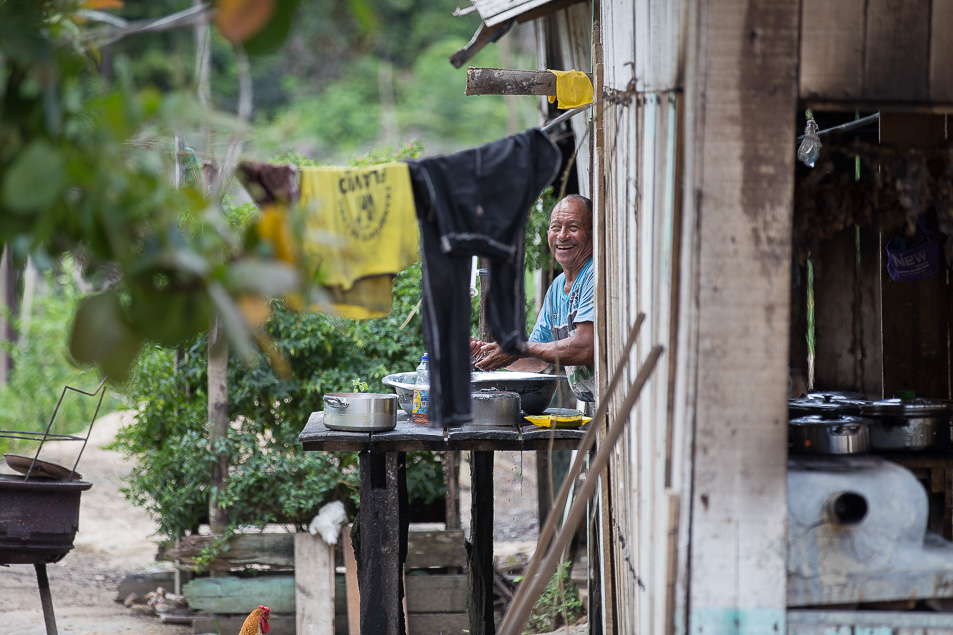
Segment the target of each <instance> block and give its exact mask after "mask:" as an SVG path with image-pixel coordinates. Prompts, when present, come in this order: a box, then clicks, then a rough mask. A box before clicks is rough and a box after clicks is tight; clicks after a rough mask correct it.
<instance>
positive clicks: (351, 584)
mask: <svg viewBox="0 0 953 635" xmlns="http://www.w3.org/2000/svg"><path fill="white" fill-rule="evenodd" d="M351 527H352V526H351V525H348V526H347V527H345V531H343V532H341V537H342V539H343V540H344V542H343V543H341V548H342V549H343V551H344V583H345V588H346V589H347V632H348V635H361V592H360V589H359V588H358V584H357V559H356V558H355V557H354V545H352V544H351Z"/></svg>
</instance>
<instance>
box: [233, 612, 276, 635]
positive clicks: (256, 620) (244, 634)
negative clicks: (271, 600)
mask: <svg viewBox="0 0 953 635" xmlns="http://www.w3.org/2000/svg"><path fill="white" fill-rule="evenodd" d="M270 616H271V609H270V608H268V607H267V606H259V607H258V608H257V609H255V610H254V611H252V612H251V613H250V614H249V616H248V617H246V618H245V622H244V623H243V624H242V630H241V631H239V633H238V635H264V634H265V633H267V632H268V629H269V628H271V627H270V626H269V625H268V618H269V617H270Z"/></svg>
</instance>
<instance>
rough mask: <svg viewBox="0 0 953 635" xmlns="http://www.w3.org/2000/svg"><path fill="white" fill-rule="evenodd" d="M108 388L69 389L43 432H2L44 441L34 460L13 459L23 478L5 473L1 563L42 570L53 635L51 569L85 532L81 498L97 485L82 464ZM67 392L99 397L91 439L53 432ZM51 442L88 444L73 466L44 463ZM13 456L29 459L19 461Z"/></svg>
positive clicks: (0, 493) (0, 496)
mask: <svg viewBox="0 0 953 635" xmlns="http://www.w3.org/2000/svg"><path fill="white" fill-rule="evenodd" d="M105 385H106V382H105V380H103V381H102V382H101V383H100V384H99V387H98V388H97V389H96V390H95V391H94V392H85V391H82V390H79V389H77V388H73V387H72V386H66V387H65V388H63V392H62V393H61V394H60V399H59V401H58V402H57V404H56V408H55V409H54V410H53V416H51V417H50V421H49V423H48V424H47V427H46V430H45V431H44V432H42V433H40V432H24V431H17V430H0V437H4V438H10V439H20V440H27V441H38V442H39V447H38V448H37V450H36V454H35V455H34V456H33V458H32V459H30V458H29V457H14V455H7V457H6V458H7V464H8V465H10V466H11V467H13V468H14V469H16V470H18V471H20V472H22V473H21V474H12V475H10V474H0V565H4V566H6V565H12V564H32V565H33V567H34V568H35V569H36V581H37V585H38V587H39V591H40V602H41V603H42V605H43V619H44V621H45V623H46V632H47V635H56V633H57V630H56V620H55V617H54V615H53V598H52V595H51V593H50V581H49V578H48V577H47V575H46V565H47V564H50V563H54V562H58V561H59V560H61V559H62V558H63V556H65V555H66V554H67V553H68V552H69V551H70V549H72V548H73V539H74V538H75V537H76V531H77V530H78V529H79V502H80V495H81V494H82V493H83V492H85V491H86V490H88V489H89V488H90V487H92V486H93V484H92V483H87V482H86V481H83V480H80V478H79V474H77V473H76V466H77V465H79V460H80V458H81V457H82V454H83V450H85V449H86V443H87V441H88V440H89V431H91V430H92V424H93V422H94V421H95V420H96V416H97V415H98V414H99V408H100V406H101V405H102V403H103V396H104V395H105V394H106V390H105ZM67 391H74V392H78V393H80V394H82V395H85V396H88V397H97V396H98V401H97V403H96V410H95V412H94V413H93V418H92V420H91V421H90V424H89V428H88V429H87V434H86V436H85V437H79V436H74V435H66V434H52V433H51V432H50V430H51V429H52V427H53V422H54V421H55V419H56V415H57V413H58V412H59V409H60V405H62V403H63V397H65V396H66V392H67ZM47 441H82V443H83V445H82V447H81V448H80V451H79V454H78V456H77V457H76V462H75V463H74V464H73V466H72V468H63V467H60V466H57V465H53V464H49V463H45V462H44V461H40V460H39V456H40V452H41V451H42V449H43V445H44V444H45V443H46V442H47ZM11 458H17V459H25V460H19V461H16V462H14V461H11ZM44 468H45V469H44ZM53 468H56V469H55V470H53Z"/></svg>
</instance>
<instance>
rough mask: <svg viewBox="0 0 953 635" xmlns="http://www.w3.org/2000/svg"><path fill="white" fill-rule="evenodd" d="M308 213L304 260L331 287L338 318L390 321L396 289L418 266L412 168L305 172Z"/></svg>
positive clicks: (394, 165)
mask: <svg viewBox="0 0 953 635" xmlns="http://www.w3.org/2000/svg"><path fill="white" fill-rule="evenodd" d="M301 207H302V209H303V210H304V214H305V218H304V230H303V231H304V235H303V236H302V255H303V258H304V259H305V261H307V262H309V263H310V265H311V267H313V268H314V270H315V271H316V275H317V276H318V280H319V281H320V282H321V284H323V285H324V286H326V287H327V291H328V296H329V302H330V303H331V311H332V312H334V313H336V314H337V315H341V316H344V317H351V318H360V319H366V318H372V317H381V316H383V315H387V314H388V313H390V309H391V284H390V283H391V281H392V280H393V278H394V276H395V275H397V273H399V272H400V271H401V270H402V269H405V268H406V267H408V266H410V265H412V264H414V263H415V262H417V260H418V258H419V255H418V240H419V238H418V230H417V213H416V208H415V207H414V197H413V192H412V191H411V186H410V171H409V169H408V167H407V164H406V163H385V164H381V165H374V166H367V167H359V168H342V167H306V168H301ZM315 308H316V309H317V310H322V311H325V310H328V307H324V306H319V307H315Z"/></svg>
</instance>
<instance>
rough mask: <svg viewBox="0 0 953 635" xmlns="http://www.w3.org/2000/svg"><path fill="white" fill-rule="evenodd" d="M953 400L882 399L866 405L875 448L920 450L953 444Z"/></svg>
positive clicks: (866, 414) (873, 447) (872, 442)
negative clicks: (952, 438) (952, 430)
mask: <svg viewBox="0 0 953 635" xmlns="http://www.w3.org/2000/svg"><path fill="white" fill-rule="evenodd" d="M951 413H953V404H951V402H949V401H946V400H943V399H928V398H923V397H917V398H914V399H882V400H880V401H874V402H871V403H870V404H868V405H866V406H864V408H863V409H862V410H861V414H862V415H863V416H864V417H866V418H868V419H869V420H870V446H871V448H872V449H874V450H885V451H917V450H927V449H937V450H940V449H948V448H949V447H950V416H951Z"/></svg>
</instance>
